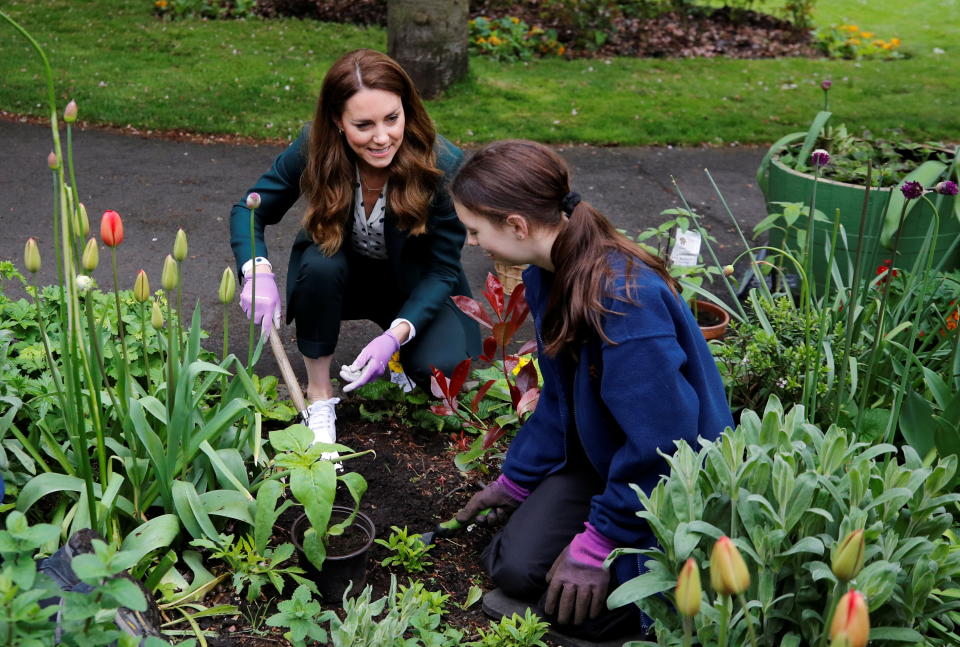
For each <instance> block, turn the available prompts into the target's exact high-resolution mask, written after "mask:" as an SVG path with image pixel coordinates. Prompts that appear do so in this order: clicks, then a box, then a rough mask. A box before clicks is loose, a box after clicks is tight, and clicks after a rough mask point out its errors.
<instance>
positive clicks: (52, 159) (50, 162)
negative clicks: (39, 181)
mask: <svg viewBox="0 0 960 647" xmlns="http://www.w3.org/2000/svg"><path fill="white" fill-rule="evenodd" d="M47 166H49V167H50V170H51V171H56V170H57V169H58V168H60V160H58V159H57V154H56V153H54V152H51V153H50V154H49V155H47Z"/></svg>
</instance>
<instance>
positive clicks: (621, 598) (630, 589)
mask: <svg viewBox="0 0 960 647" xmlns="http://www.w3.org/2000/svg"><path fill="white" fill-rule="evenodd" d="M676 585H677V582H676V580H673V579H670V580H668V579H662V578H660V577H658V576H656V575H654V574H652V573H644V574H643V575H640V576H638V577H635V578H633V579H632V580H629V581H627V582H624V583H623V584H621V585H620V586H618V587H617V588H616V589H615V590H614V591H613V593H611V594H610V597H608V598H607V607H609V608H610V609H616V608H619V607H622V606H626V605H628V604H631V603H636V602H638V601H640V600H643V599H645V598H648V597H650V596H651V595H657V594H658V593H663V592H664V591H669V590H671V589H673V588H674V587H675V586H676Z"/></svg>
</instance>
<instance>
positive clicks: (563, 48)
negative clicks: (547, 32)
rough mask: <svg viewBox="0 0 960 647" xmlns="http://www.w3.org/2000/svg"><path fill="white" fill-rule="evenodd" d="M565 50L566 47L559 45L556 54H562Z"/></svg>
mask: <svg viewBox="0 0 960 647" xmlns="http://www.w3.org/2000/svg"><path fill="white" fill-rule="evenodd" d="M566 51H567V48H566V47H564V46H563V45H561V46H560V49H558V50H557V56H563V53H564V52H566Z"/></svg>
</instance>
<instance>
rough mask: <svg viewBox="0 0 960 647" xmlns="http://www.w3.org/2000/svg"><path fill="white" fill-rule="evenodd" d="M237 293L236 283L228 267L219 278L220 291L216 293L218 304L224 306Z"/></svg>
mask: <svg viewBox="0 0 960 647" xmlns="http://www.w3.org/2000/svg"><path fill="white" fill-rule="evenodd" d="M236 292H237V281H236V279H235V278H234V276H233V270H231V269H230V268H229V267H228V268H226V269H225V270H223V276H221V277H220V289H219V290H218V291H217V297H218V298H219V299H220V303H222V304H224V305H226V304H228V303H231V302H232V301H233V295H234V294H236Z"/></svg>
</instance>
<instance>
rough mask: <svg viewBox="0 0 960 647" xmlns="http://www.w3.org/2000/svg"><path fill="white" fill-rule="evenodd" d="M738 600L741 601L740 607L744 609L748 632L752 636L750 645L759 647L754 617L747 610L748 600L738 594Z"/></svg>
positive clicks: (741, 594)
mask: <svg viewBox="0 0 960 647" xmlns="http://www.w3.org/2000/svg"><path fill="white" fill-rule="evenodd" d="M737 599H739V600H740V607H741V608H742V609H743V619H744V621H745V622H746V623H747V632H748V633H749V634H750V644H751V645H752V646H753V647H757V632H756V630H755V629H754V628H753V616H751V615H750V609H748V608H747V600H746V598H744V597H743V593H738V594H737Z"/></svg>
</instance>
